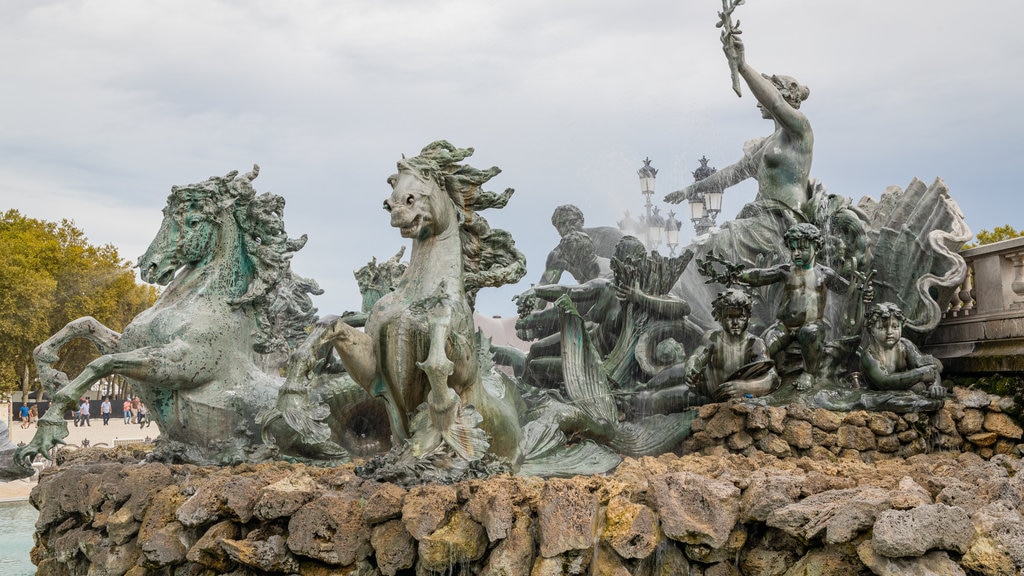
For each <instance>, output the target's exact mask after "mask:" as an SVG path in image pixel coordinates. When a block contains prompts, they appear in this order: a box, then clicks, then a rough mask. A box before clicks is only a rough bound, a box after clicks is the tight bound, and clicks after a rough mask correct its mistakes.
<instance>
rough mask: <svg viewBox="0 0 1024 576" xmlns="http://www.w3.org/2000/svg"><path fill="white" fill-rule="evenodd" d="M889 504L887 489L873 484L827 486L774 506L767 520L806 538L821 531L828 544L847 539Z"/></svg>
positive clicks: (808, 539) (870, 523)
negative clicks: (805, 495) (800, 497)
mask: <svg viewBox="0 0 1024 576" xmlns="http://www.w3.org/2000/svg"><path fill="white" fill-rule="evenodd" d="M888 507H889V492H888V491H887V490H883V489H881V488H876V487H863V488H851V489H847V490H829V491H827V492H821V493H819V494H815V495H813V496H808V497H807V498H804V499H803V500H801V501H800V502H797V503H795V504H790V505H788V506H784V507H782V508H778V509H776V510H774V511H773V512H771V513H770V514H769V515H768V519H767V522H766V523H767V524H768V526H771V527H773V528H778V529H780V530H782V531H784V532H786V533H787V534H789V535H791V536H794V537H796V538H799V539H800V540H802V541H803V542H810V541H811V540H814V539H816V538H819V537H821V536H822V535H824V540H825V542H826V543H828V544H837V543H842V542H849V541H851V540H853V538H854V537H855V536H856V535H857V534H858V533H859V532H861V531H864V530H867V529H868V528H870V527H871V526H872V525H873V524H874V523H875V518H876V516H877V515H878V513H879V512H881V511H882V510H885V509H887V508H888Z"/></svg>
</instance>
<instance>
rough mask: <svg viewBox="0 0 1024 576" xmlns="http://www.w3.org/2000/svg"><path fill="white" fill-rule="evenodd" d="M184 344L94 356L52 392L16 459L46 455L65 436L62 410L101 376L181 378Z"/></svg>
mask: <svg viewBox="0 0 1024 576" xmlns="http://www.w3.org/2000/svg"><path fill="white" fill-rule="evenodd" d="M187 348H188V345H186V344H184V343H182V342H181V341H180V340H176V341H175V342H172V343H171V344H170V345H168V346H163V347H147V348H139V349H137V350H132V351H130V352H118V353H116V354H105V355H103V356H100V357H99V358H97V359H95V360H93V361H92V362H90V363H89V364H88V365H86V367H85V369H84V370H82V373H81V374H79V375H78V376H77V377H76V378H75V379H74V380H72V381H71V382H68V383H67V384H65V385H64V386H62V387H61V388H60V389H59V390H57V391H56V392H55V393H54V394H53V399H52V402H51V404H50V408H49V410H47V411H46V414H44V415H43V416H42V418H40V419H39V430H38V431H36V434H35V436H33V437H32V441H31V442H29V443H28V444H26V445H25V446H21V447H19V448H18V449H17V450H16V451H15V452H14V459H15V461H16V462H17V463H19V464H30V463H31V462H32V460H33V459H35V457H36V456H37V455H40V454H42V455H43V456H47V457H49V455H48V453H49V451H50V448H53V447H54V446H56V445H57V444H62V443H63V442H62V441H63V440H64V438H67V435H68V423H67V422H66V421H65V420H64V412H65V411H67V410H74V409H75V408H76V407H77V405H78V399H79V398H81V396H82V394H84V393H85V392H86V391H88V390H89V388H90V387H92V385H93V384H94V383H95V382H96V381H97V380H99V379H100V378H104V377H106V376H109V375H111V374H121V375H123V376H127V377H129V378H133V379H137V380H143V381H146V382H151V383H161V382H171V381H175V380H181V379H182V377H183V373H182V368H181V366H182V362H181V360H182V358H183V357H184V355H185V352H186V350H187ZM191 376H195V375H194V374H191V375H190V377H191ZM153 412H154V413H156V412H157V411H156V410H153Z"/></svg>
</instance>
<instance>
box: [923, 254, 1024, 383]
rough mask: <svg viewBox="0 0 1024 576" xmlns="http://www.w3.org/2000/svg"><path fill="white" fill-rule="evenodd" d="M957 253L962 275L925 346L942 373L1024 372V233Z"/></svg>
mask: <svg viewBox="0 0 1024 576" xmlns="http://www.w3.org/2000/svg"><path fill="white" fill-rule="evenodd" d="M960 254H961V256H963V258H964V261H965V262H966V263H967V268H968V274H967V278H966V279H965V280H964V282H963V284H962V285H961V287H960V292H959V294H958V299H956V300H954V304H953V305H952V306H951V307H950V308H949V310H948V311H947V312H946V314H945V315H944V317H943V319H942V321H941V322H940V323H939V326H938V328H936V330H935V331H934V332H933V333H932V334H931V336H930V337H929V339H928V341H927V345H926V347H925V350H926V351H927V352H928V353H930V354H933V355H935V356H936V357H938V358H939V359H940V360H942V363H943V365H944V366H945V367H946V370H947V372H955V373H994V372H1022V371H1024V237H1022V238H1013V239H1010V240H1004V241H1002V242H996V243H993V244H987V245H985V246H979V247H977V248H971V249H968V250H964V251H963V252H961V253H960Z"/></svg>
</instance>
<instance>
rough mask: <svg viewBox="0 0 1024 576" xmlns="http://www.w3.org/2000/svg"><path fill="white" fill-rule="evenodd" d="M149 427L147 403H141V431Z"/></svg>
mask: <svg viewBox="0 0 1024 576" xmlns="http://www.w3.org/2000/svg"><path fill="white" fill-rule="evenodd" d="M145 426H149V411H147V410H146V403H145V402H139V429H140V430H141V429H142V428H143V427H145Z"/></svg>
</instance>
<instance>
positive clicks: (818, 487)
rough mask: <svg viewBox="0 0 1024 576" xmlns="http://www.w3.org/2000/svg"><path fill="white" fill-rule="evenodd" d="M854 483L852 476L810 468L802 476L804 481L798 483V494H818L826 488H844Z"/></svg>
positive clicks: (804, 495) (852, 485)
mask: <svg viewBox="0 0 1024 576" xmlns="http://www.w3.org/2000/svg"><path fill="white" fill-rule="evenodd" d="M856 485H857V481H856V480H853V479H852V478H847V477H845V476H832V475H829V474H824V473H822V472H818V471H817V470H811V471H810V472H808V473H807V474H806V475H805V476H804V481H803V483H802V484H801V485H800V495H801V496H803V497H805V498H806V497H807V496H810V495H812V494H819V493H821V492H825V491H828V490H844V489H846V488H853V487H854V486H856Z"/></svg>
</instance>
